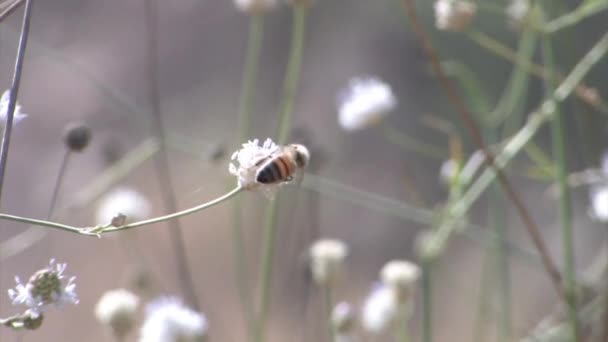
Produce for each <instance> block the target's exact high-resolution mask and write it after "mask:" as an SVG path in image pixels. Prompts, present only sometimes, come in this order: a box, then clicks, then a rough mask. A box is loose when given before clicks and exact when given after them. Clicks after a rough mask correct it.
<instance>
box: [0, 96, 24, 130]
mask: <svg viewBox="0 0 608 342" xmlns="http://www.w3.org/2000/svg"><path fill="white" fill-rule="evenodd" d="M10 96H11V90H10V89H8V90H5V91H4V93H2V97H1V98H0V122H2V124H3V125H4V124H6V120H7V117H8V101H9V98H10ZM26 117H27V114H24V113H22V112H21V106H20V105H19V103H16V104H15V112H14V114H13V124H16V123H18V122H19V121H21V120H23V119H24V118H26Z"/></svg>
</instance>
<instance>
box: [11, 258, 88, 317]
mask: <svg viewBox="0 0 608 342" xmlns="http://www.w3.org/2000/svg"><path fill="white" fill-rule="evenodd" d="M66 267H67V264H59V263H55V259H51V261H50V262H49V266H48V267H46V268H43V269H41V270H39V271H37V272H36V273H34V274H33V275H32V276H31V277H30V279H29V281H28V282H27V283H25V284H23V283H21V281H20V280H19V277H15V282H16V283H17V286H16V287H15V289H9V290H8V296H9V297H10V298H11V300H12V302H13V305H26V306H27V307H29V308H30V309H31V310H32V311H33V312H42V309H43V308H44V307H45V306H47V305H50V304H56V305H58V306H61V305H63V304H64V303H72V304H78V295H77V294H76V284H75V283H74V280H76V277H71V278H69V279H68V280H67V281H66V276H65V275H64V274H63V272H64V271H65V268H66Z"/></svg>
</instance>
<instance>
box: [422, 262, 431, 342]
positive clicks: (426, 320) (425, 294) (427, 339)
mask: <svg viewBox="0 0 608 342" xmlns="http://www.w3.org/2000/svg"><path fill="white" fill-rule="evenodd" d="M431 269H432V261H431V260H422V342H432V341H433V312H432V310H433V297H432V291H433V284H432V277H431Z"/></svg>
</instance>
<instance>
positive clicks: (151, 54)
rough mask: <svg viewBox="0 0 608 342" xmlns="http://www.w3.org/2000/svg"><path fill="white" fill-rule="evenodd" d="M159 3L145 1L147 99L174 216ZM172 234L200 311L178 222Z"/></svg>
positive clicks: (186, 285) (184, 280)
mask: <svg viewBox="0 0 608 342" xmlns="http://www.w3.org/2000/svg"><path fill="white" fill-rule="evenodd" d="M158 15H159V13H158V0H144V22H145V27H146V32H147V33H148V34H147V44H146V47H147V57H148V58H147V73H146V74H147V76H148V78H149V79H148V82H147V83H148V85H149V89H148V93H149V95H148V96H149V97H148V99H149V100H150V101H151V102H152V103H151V105H152V108H151V113H150V114H151V116H152V118H153V120H152V121H153V125H154V130H155V135H156V136H157V137H159V138H160V148H159V150H158V154H157V155H156V156H155V158H154V162H155V166H156V171H157V173H158V180H159V186H160V188H161V193H162V199H163V202H164V206H165V208H166V210H167V211H169V212H170V213H173V212H175V211H176V210H177V200H176V199H175V194H174V192H173V182H172V180H171V170H170V168H169V158H168V156H167V149H166V139H165V130H164V127H163V122H162V114H161V103H160V100H161V93H160V80H159V77H158ZM168 224H169V226H170V229H171V232H170V234H169V237H170V240H171V244H172V246H173V252H174V253H175V257H176V259H177V267H178V274H179V278H180V282H181V286H182V289H183V291H184V292H185V295H186V297H187V298H188V302H189V303H190V304H191V305H192V307H193V308H194V309H196V310H198V309H199V305H200V303H199V298H198V296H197V294H196V290H195V286H194V280H193V279H192V274H191V272H190V266H189V262H188V256H187V255H186V246H185V243H184V236H183V232H182V227H181V225H180V223H179V220H171V221H168Z"/></svg>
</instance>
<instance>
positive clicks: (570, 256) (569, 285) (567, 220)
mask: <svg viewBox="0 0 608 342" xmlns="http://www.w3.org/2000/svg"><path fill="white" fill-rule="evenodd" d="M542 50H543V58H544V61H545V65H546V67H547V69H548V70H555V61H554V57H553V47H552V42H551V38H550V37H549V36H544V37H543V39H542ZM554 87H555V86H554V84H553V82H551V81H547V82H545V90H546V96H547V97H548V98H550V97H551V96H553V93H554ZM564 125H565V123H564V118H563V115H562V113H561V112H560V110H559V104H556V106H555V110H554V113H553V117H552V120H551V132H552V143H553V154H554V159H555V162H556V168H555V171H556V172H555V175H556V181H557V183H558V186H559V195H560V196H559V198H560V203H559V212H560V221H561V231H562V241H563V248H564V270H563V272H562V274H563V278H564V290H565V293H566V298H567V300H568V303H567V305H568V319H569V322H570V329H571V331H570V332H571V338H572V341H578V338H577V337H578V336H579V325H578V318H577V312H576V296H575V287H576V271H575V269H574V267H575V266H574V241H573V240H574V237H573V233H572V207H571V205H572V204H571V200H570V189H569V187H568V181H567V172H568V171H567V160H566V138H565V127H564Z"/></svg>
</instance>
